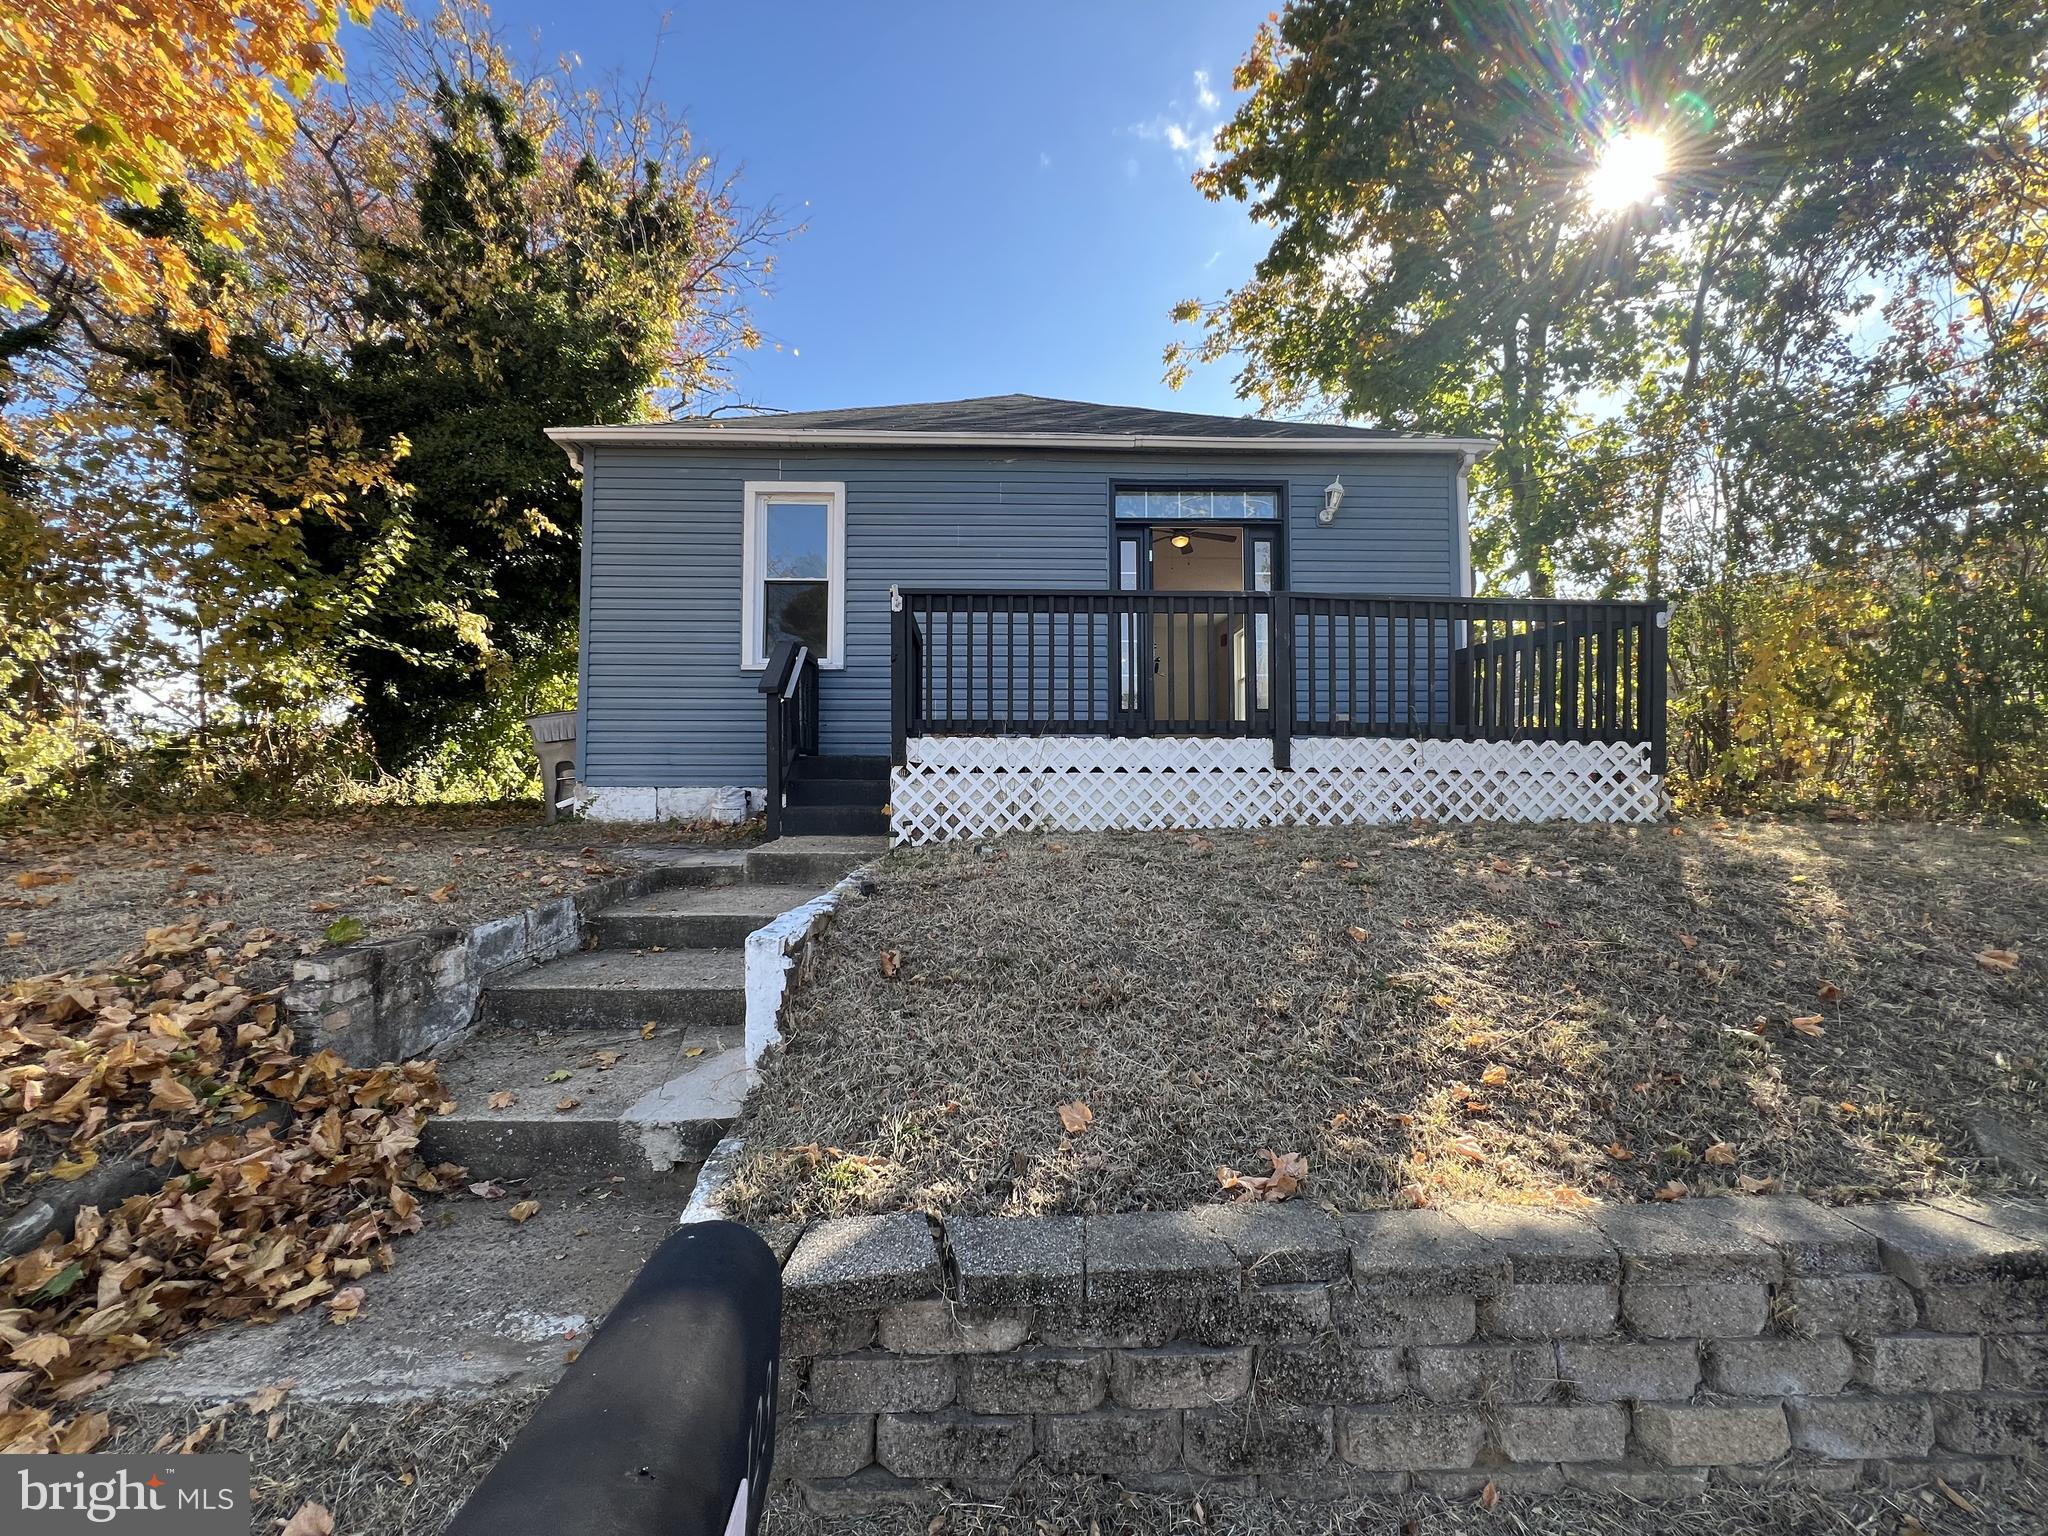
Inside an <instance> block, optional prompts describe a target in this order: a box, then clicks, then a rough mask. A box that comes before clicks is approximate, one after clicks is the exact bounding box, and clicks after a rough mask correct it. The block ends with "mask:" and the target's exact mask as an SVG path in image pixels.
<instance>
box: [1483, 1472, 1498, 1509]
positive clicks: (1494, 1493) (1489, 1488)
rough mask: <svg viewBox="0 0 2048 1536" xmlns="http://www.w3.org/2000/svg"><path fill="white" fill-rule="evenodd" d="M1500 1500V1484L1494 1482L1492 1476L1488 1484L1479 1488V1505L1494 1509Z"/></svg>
mask: <svg viewBox="0 0 2048 1536" xmlns="http://www.w3.org/2000/svg"><path fill="white" fill-rule="evenodd" d="M1499 1502H1500V1485H1499V1484H1498V1483H1496V1482H1494V1480H1493V1479H1492V1478H1488V1479H1487V1480H1486V1486H1485V1487H1484V1488H1482V1489H1480V1490H1479V1507H1480V1508H1481V1509H1492V1508H1493V1506H1494V1505H1496V1504H1498V1503H1499Z"/></svg>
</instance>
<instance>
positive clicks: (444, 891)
mask: <svg viewBox="0 0 2048 1536" xmlns="http://www.w3.org/2000/svg"><path fill="white" fill-rule="evenodd" d="M454 894H455V882H454V881H452V880H451V881H449V882H448V883H447V884H446V885H437V886H435V887H434V888H433V889H432V890H431V891H429V892H427V900H429V901H446V900H447V899H448V898H449V897H451V896H453V895H454Z"/></svg>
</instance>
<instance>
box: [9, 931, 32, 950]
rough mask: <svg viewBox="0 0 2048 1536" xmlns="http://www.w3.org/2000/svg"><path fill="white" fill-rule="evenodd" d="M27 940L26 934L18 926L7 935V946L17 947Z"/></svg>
mask: <svg viewBox="0 0 2048 1536" xmlns="http://www.w3.org/2000/svg"><path fill="white" fill-rule="evenodd" d="M27 942H28V935H27V934H25V933H23V932H22V931H21V930H20V929H19V928H16V929H14V930H13V931H12V932H10V933H9V934H8V935H7V947H8V948H9V949H19V948H20V947H21V946H22V945H24V944H26V943H27Z"/></svg>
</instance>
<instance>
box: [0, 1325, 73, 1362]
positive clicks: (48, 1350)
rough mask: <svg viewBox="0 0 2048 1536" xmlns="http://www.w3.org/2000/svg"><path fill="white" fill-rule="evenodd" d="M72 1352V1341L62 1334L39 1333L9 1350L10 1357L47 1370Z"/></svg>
mask: <svg viewBox="0 0 2048 1536" xmlns="http://www.w3.org/2000/svg"><path fill="white" fill-rule="evenodd" d="M70 1353H71V1341H70V1340H69V1339H67V1338H65V1337H64V1336H63V1335H62V1334H56V1333H38V1334H35V1335H33V1336H31V1337H29V1338H26V1339H23V1340H22V1341H21V1342H20V1343H19V1344H17V1345H15V1346H14V1347H13V1348H12V1349H10V1350H9V1351H8V1352H7V1355H8V1358H9V1359H11V1360H17V1361H19V1362H20V1363H21V1364H23V1365H32V1366H34V1367H36V1368H37V1369H38V1370H43V1371H47V1370H49V1368H50V1367H51V1366H53V1365H55V1364H56V1363H57V1362H58V1361H59V1360H62V1359H63V1358H64V1357H65V1356H67V1355H69V1354H70Z"/></svg>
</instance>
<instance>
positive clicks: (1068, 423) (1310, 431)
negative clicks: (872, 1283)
mask: <svg viewBox="0 0 2048 1536" xmlns="http://www.w3.org/2000/svg"><path fill="white" fill-rule="evenodd" d="M686 419H689V418H686ZM695 420H696V422H697V424H700V425H701V424H703V418H695ZM748 420H749V423H750V424H754V425H760V426H767V425H770V424H773V425H775V426H778V427H791V428H796V427H802V428H816V427H860V428H863V429H865V430H867V431H870V432H1002V433H1008V432H1016V433H1021V434H1030V435H1034V436H1037V435H1043V434H1047V433H1054V434H1060V435H1071V436H1088V437H1094V436H1103V435H1115V436H1119V437H1121V436H1138V437H1219V438H1232V439H1235V438H1265V437H1296V438H1300V437H1325V438H1332V439H1336V440H1340V441H1341V440H1343V439H1346V438H1359V437H1381V438H1385V437H1407V436H1410V435H1411V434H1409V433H1405V432H1382V431H1379V430H1377V429H1375V428H1371V427H1344V426H1333V425H1331V424H1330V423H1328V422H1319V421H1269V420H1267V419H1266V418H1265V417H1263V416H1202V415H1197V414H1196V413H1195V412H1193V411H1154V410H1147V409H1145V408H1144V407H1142V406H1135V405H1095V404H1092V403H1090V402H1089V401H1086V400H1051V399H1048V398H1047V397H1046V396H1044V395H978V396H976V397H975V398H974V399H972V400H931V401H926V402H925V403H923V404H920V405H868V406H859V407H856V408H854V409H852V410H843V411H777V412H774V413H772V414H768V415H762V416H756V417H751V418H748ZM726 424H727V425H734V424H736V423H730V422H729V423H726Z"/></svg>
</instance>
